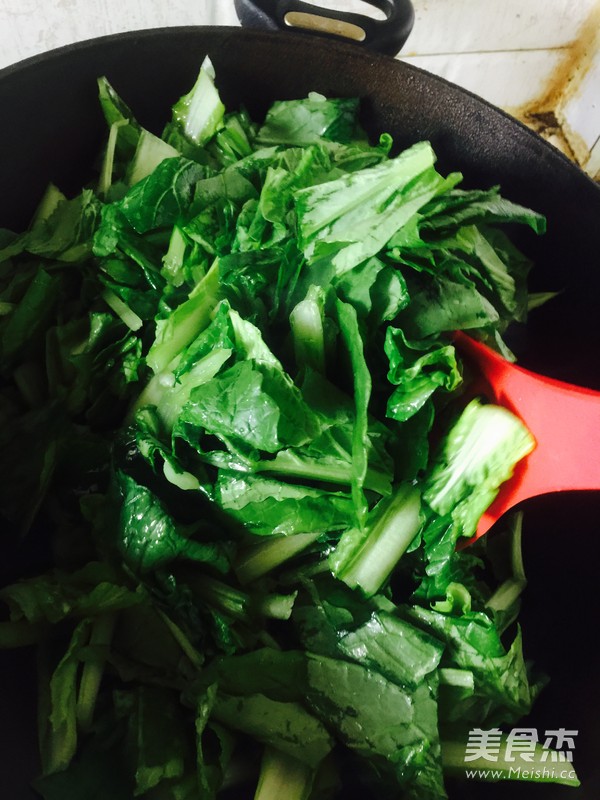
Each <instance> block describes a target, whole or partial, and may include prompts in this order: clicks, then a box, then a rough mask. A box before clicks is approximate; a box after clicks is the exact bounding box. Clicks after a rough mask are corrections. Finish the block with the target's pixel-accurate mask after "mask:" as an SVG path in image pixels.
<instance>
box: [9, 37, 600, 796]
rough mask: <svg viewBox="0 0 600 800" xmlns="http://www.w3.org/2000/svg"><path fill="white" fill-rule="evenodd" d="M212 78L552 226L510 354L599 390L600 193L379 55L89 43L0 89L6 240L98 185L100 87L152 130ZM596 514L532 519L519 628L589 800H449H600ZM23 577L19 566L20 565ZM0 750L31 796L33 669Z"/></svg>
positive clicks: (517, 789)
mask: <svg viewBox="0 0 600 800" xmlns="http://www.w3.org/2000/svg"><path fill="white" fill-rule="evenodd" d="M206 53H209V54H210V56H211V58H212V59H213V62H214V64H215V67H216V72H217V76H218V84H219V88H220V90H221V92H222V96H223V98H224V100H225V102H226V104H227V105H229V106H235V105H239V104H240V103H243V104H244V105H245V106H246V107H247V108H248V109H249V110H250V112H251V113H252V114H253V115H255V116H260V114H261V113H262V112H263V111H264V110H265V109H266V107H267V105H268V104H269V103H270V102H271V101H273V100H275V99H281V98H291V97H300V96H304V95H306V94H307V93H308V92H309V91H311V90H316V91H319V92H322V93H323V94H326V95H330V96H335V95H338V96H339V95H346V96H359V97H360V98H361V99H362V101H363V111H362V114H363V122H364V125H365V126H366V128H367V130H368V131H369V132H370V133H372V134H374V135H376V134H377V133H378V132H380V131H388V132H390V133H391V134H392V135H393V137H394V141H395V143H396V147H397V148H398V149H399V148H402V147H405V146H407V145H409V144H411V143H413V142H415V141H417V140H421V139H429V140H430V141H431V142H432V144H433V146H434V149H435V150H436V152H437V153H438V155H439V167H440V169H441V171H442V172H445V171H450V170H457V169H458V170H460V171H462V172H463V173H464V175H465V185H466V186H473V187H476V186H477V187H486V186H489V185H493V184H500V185H501V186H502V190H503V194H504V195H505V196H507V197H509V198H510V199H512V200H515V201H517V202H520V203H523V204H525V205H528V206H531V207H533V208H535V209H537V210H538V211H541V212H542V213H544V214H546V215H547V218H548V233H547V235H546V236H544V237H542V238H539V239H538V238H536V237H535V236H534V235H533V234H522V233H521V234H520V236H521V238H520V240H519V244H520V246H521V247H522V248H523V249H524V250H525V251H526V252H527V253H528V254H529V255H530V256H531V257H532V258H533V259H534V260H535V262H536V264H537V266H536V268H535V270H534V271H533V274H532V280H531V288H532V289H533V290H544V291H546V290H560V291H561V294H560V296H559V297H558V298H557V299H555V300H554V301H553V302H551V303H549V304H547V305H546V306H545V307H543V308H542V309H539V310H538V311H536V312H535V313H534V314H532V316H531V321H530V323H529V324H528V325H527V327H526V328H524V329H523V330H517V331H515V332H514V334H513V338H512V339H511V344H512V346H513V348H514V349H515V351H516V352H517V354H518V356H519V358H520V360H521V362H522V363H523V364H524V365H526V366H528V367H530V368H533V369H537V370H539V371H542V372H544V373H546V374H548V375H552V376H555V377H557V378H561V379H563V380H569V381H572V382H578V383H581V384H585V385H588V386H591V387H593V388H596V389H600V361H599V359H598V353H599V351H600V324H599V323H598V303H599V301H600V188H599V187H598V186H596V185H595V184H594V183H593V182H592V181H591V180H589V179H588V178H587V177H586V176H585V175H584V174H583V173H582V172H581V171H580V170H579V169H578V168H576V167H575V166H573V165H572V164H571V163H570V162H569V161H568V160H567V159H566V158H565V157H563V156H562V155H561V154H560V153H559V152H558V151H556V150H555V149H554V148H552V147H551V146H550V145H548V144H547V143H546V142H544V141H543V140H542V139H540V138H539V137H537V136H536V135H535V134H533V133H531V132H530V131H529V130H527V129H526V128H525V127H523V126H521V125H520V124H519V123H517V122H515V121H514V120H513V119H512V118H510V117H508V116H507V115H506V114H504V113H502V112H501V111H499V110H497V109H495V108H493V107H492V106H490V105H488V104H486V103H485V102H483V101H482V100H480V99H478V98H476V97H475V96H473V95H471V94H469V93H467V92H465V91H464V90H461V89H459V88H457V87H456V86H453V85H451V84H449V83H446V82H445V81H443V80H441V79H439V78H437V77H435V76H433V75H430V74H428V73H425V72H422V71H420V70H417V69H415V68H413V67H410V66H408V65H406V64H404V63H401V62H399V61H395V60H393V59H391V58H388V57H386V56H379V55H373V54H371V53H368V52H366V51H364V50H360V49H359V48H357V47H353V46H351V45H345V44H338V43H335V42H331V41H329V40H319V39H314V38H309V37H306V36H303V35H294V36H286V35H282V34H277V33H259V32H254V31H242V30H238V29H229V28H170V29H165V30H150V31H143V32H139V33H131V34H123V35H117V36H111V37H106V38H102V39H97V40H93V41H90V42H85V43H83V44H78V45H75V46H71V47H67V48H63V49H61V50H58V51H54V52H51V53H48V54H46V55H43V56H39V57H35V58H32V59H29V60H28V61H25V62H23V63H21V64H18V65H16V66H13V67H10V68H8V69H5V70H4V71H3V72H2V73H0V113H1V118H2V125H1V126H0V153H1V154H2V155H1V158H0V226H1V227H10V228H13V229H14V228H20V227H23V226H25V225H26V224H27V222H28V220H29V216H30V214H31V213H32V211H33V209H34V208H35V205H36V203H37V200H38V199H39V197H40V195H41V193H42V191H43V189H44V188H45V186H46V184H47V183H48V181H50V180H52V181H54V182H55V183H57V184H58V185H59V186H60V187H61V188H62V189H63V190H64V191H66V192H69V191H72V192H75V191H77V190H78V189H79V188H80V187H81V185H82V184H83V183H84V182H85V181H86V180H87V179H89V178H90V177H91V175H92V165H93V163H94V160H95V157H96V156H97V154H98V152H99V150H100V147H101V144H102V141H103V137H104V135H105V127H104V122H103V119H102V117H101V113H100V110H99V106H98V103H97V100H96V85H95V80H96V77H97V76H99V75H102V74H105V75H106V76H107V77H108V79H109V80H110V81H111V83H112V84H113V85H114V86H115V87H116V88H117V90H118V91H119V93H120V94H121V95H122V97H123V98H124V99H125V100H126V102H127V103H128V104H129V105H130V106H131V107H132V108H133V109H134V110H135V111H136V114H137V116H138V119H139V121H140V122H141V123H142V124H143V125H144V126H146V127H148V128H150V129H151V130H154V131H159V130H160V128H161V127H162V124H163V123H164V121H165V117H166V114H167V112H168V109H169V108H170V106H171V104H172V103H173V102H174V101H175V100H176V99H177V98H178V97H179V96H180V95H181V94H182V93H183V92H184V91H186V90H187V89H189V87H190V85H191V83H192V82H193V79H194V77H195V75H196V73H197V70H198V67H199V64H200V62H201V60H202V58H203V56H204V55H205V54H206ZM599 517H600V497H599V496H598V495H597V494H591V493H590V494H578V495H570V496H563V497H552V498H543V499H539V500H537V501H533V502H531V503H530V504H529V506H528V513H527V515H526V522H525V536H524V538H525V558H526V568H527V571H528V575H529V579H530V583H529V587H528V590H527V592H526V595H525V600H524V611H523V615H522V623H523V628H524V640H525V646H526V654H527V656H528V657H530V658H532V659H534V660H535V661H536V662H537V664H538V665H539V666H540V667H541V668H542V669H543V670H544V671H546V672H548V673H549V674H550V675H551V678H552V680H551V683H550V685H549V686H548V688H547V689H546V690H545V692H544V693H543V695H542V696H541V697H540V699H539V701H538V704H537V706H536V707H535V709H534V712H533V714H532V715H531V719H530V720H528V721H526V722H524V727H536V728H538V730H540V731H541V732H542V733H543V731H544V730H545V729H547V728H553V729H556V728H559V727H563V728H567V729H573V730H578V731H579V734H578V737H577V746H576V750H575V766H576V768H577V770H578V773H579V775H580V778H581V779H582V787H581V788H580V789H570V788H565V787H556V786H551V785H534V786H531V785H519V784H514V783H511V784H508V783H503V784H475V783H471V782H468V783H466V784H460V785H458V784H457V785H451V786H450V789H451V796H452V797H454V798H457V797H461V798H467V799H468V798H486V800H492V799H493V798H508V797H513V798H525V797H527V798H538V797H539V798H542V800H544V799H545V800H559V798H571V799H572V800H584V799H585V800H592V798H594V799H595V798H597V797H599V796H600V771H599V768H598V766H597V764H598V756H597V754H598V752H600V726H599V725H598V721H597V712H598V688H597V686H598V680H597V673H598V658H597V655H596V653H595V645H596V638H597V635H596V632H597V630H598V618H599V616H598V614H599V611H600V605H599V601H598V596H599V593H598V589H597V563H598V556H599V551H600V548H599V546H598V536H597V532H598V518H599ZM3 557H4V563H5V565H7V562H9V563H8V566H6V568H5V569H4V572H5V577H9V576H10V573H11V572H12V573H14V572H18V571H21V572H23V571H24V570H26V571H30V572H33V571H35V569H36V568H37V566H38V564H37V561H38V560H39V557H38V556H37V554H36V552H35V551H33V550H32V549H31V548H30V549H29V550H28V551H27V552H20V553H18V554H12V555H11V556H10V558H9V557H8V556H7V554H6V553H4V554H3ZM15 564H16V566H15ZM0 663H1V678H2V684H1V689H0V691H1V692H2V704H1V707H0V708H1V719H0V735H1V737H2V739H1V742H2V747H1V749H0V753H1V755H0V763H1V765H2V766H1V772H0V775H1V780H0V782H1V785H2V796H3V797H6V798H7V800H9V799H10V800H21V798H27V797H33V794H31V793H30V791H29V790H28V789H27V783H28V780H29V779H31V778H32V777H33V775H34V773H35V769H36V763H35V733H34V725H35V712H34V699H35V698H34V696H33V695H34V694H35V691H34V677H33V669H32V664H31V658H30V654H28V653H16V654H3V655H2V658H1V660H0Z"/></svg>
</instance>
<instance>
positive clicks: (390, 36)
mask: <svg viewBox="0 0 600 800" xmlns="http://www.w3.org/2000/svg"><path fill="white" fill-rule="evenodd" d="M364 2H365V3H367V4H368V5H371V6H374V7H375V8H378V9H379V10H380V11H383V12H384V14H385V19H373V17H370V16H367V15H364V14H356V13H353V12H348V11H334V10H332V9H328V8H327V9H325V8H320V7H319V6H318V5H316V4H313V3H305V2H302V0H235V10H236V12H237V15H238V18H239V20H240V22H241V24H242V26H244V27H247V28H262V29H267V30H287V31H302V32H305V33H306V32H309V33H314V34H317V35H320V36H327V37H329V38H335V39H342V40H345V41H352V42H355V43H356V44H358V45H361V46H362V47H365V48H367V49H368V50H373V51H376V52H378V53H383V54H385V55H390V56H395V55H396V54H397V53H398V52H399V51H400V49H401V48H402V46H403V45H404V43H405V42H406V40H407V39H408V36H409V34H410V32H411V30H412V27H413V23H414V19H415V13H414V9H413V6H412V3H411V0H364Z"/></svg>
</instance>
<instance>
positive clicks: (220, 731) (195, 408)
mask: <svg viewBox="0 0 600 800" xmlns="http://www.w3.org/2000/svg"><path fill="white" fill-rule="evenodd" d="M217 83H218V81H217V76H216V75H215V72H214V69H213V67H212V64H211V63H210V60H209V59H206V60H205V61H204V63H203V64H202V66H201V69H200V72H199V75H198V78H197V81H196V82H195V84H194V86H193V87H192V88H191V90H190V91H189V92H188V93H187V94H186V95H184V96H183V97H182V98H181V99H180V100H179V101H178V102H176V103H175V105H174V106H173V109H172V114H171V118H170V121H169V122H168V124H167V125H166V127H165V129H164V130H163V132H162V134H161V135H159V132H156V131H148V130H145V129H144V128H142V127H141V126H140V125H139V123H138V122H137V121H136V120H135V117H134V116H133V113H132V111H131V110H130V109H129V108H128V106H127V105H126V103H125V102H124V100H122V99H121V98H120V97H119V96H118V94H117V93H116V91H115V89H114V88H113V87H112V86H111V85H110V84H109V82H108V81H107V79H106V78H100V80H99V82H98V89H99V98H100V105H101V108H102V111H103V113H104V116H105V119H106V122H107V126H108V132H107V142H106V146H105V148H104V151H103V154H102V155H101V159H100V161H99V164H100V168H99V176H98V180H97V182H96V184H95V187H94V188H92V187H91V186H87V187H84V188H83V190H82V191H81V192H80V193H79V194H78V195H76V196H74V197H70V198H67V197H66V196H64V195H63V194H62V193H61V191H60V190H59V189H58V188H57V187H56V186H50V187H49V188H48V190H47V192H46V193H45V195H44V196H43V198H42V200H41V202H40V205H39V207H38V209H37V212H36V214H35V216H34V219H33V220H32V223H31V225H30V226H29V228H28V230H27V231H25V232H22V233H16V232H11V231H7V230H0V379H1V383H0V422H1V423H2V424H1V428H0V445H1V449H2V464H1V466H0V513H1V515H2V523H3V542H4V544H5V547H6V551H7V554H8V555H7V556H6V558H5V561H6V564H7V566H8V567H12V564H13V562H14V564H15V573H16V574H10V575H9V578H8V580H7V581H6V585H5V586H4V587H3V588H2V589H0V601H2V603H3V604H4V606H5V618H4V620H3V621H2V622H1V623H0V647H17V646H22V645H23V646H24V645H31V644H36V645H38V647H39V654H40V655H39V665H40V681H39V686H40V713H39V718H40V743H41V755H42V772H43V774H42V776H41V777H40V778H39V779H38V780H37V781H36V782H35V788H36V791H38V792H39V793H40V795H41V796H42V797H44V798H46V800H58V798H61V800H62V798H64V797H69V798H86V800H87V798H98V800H100V799H101V798H102V800H104V798H106V797H113V798H116V800H121V798H122V799H123V800H125V798H127V799H128V800H129V799H130V798H131V797H140V798H147V800H159V798H160V799H161V800H216V798H217V797H218V796H220V795H221V792H222V791H223V790H226V789H230V790H231V791H232V792H234V793H235V796H236V797H238V796H239V797H242V796H246V795H245V794H244V791H246V790H245V789H244V788H241V785H242V784H247V785H249V786H250V788H249V789H248V792H249V793H248V794H247V796H252V795H253V794H254V796H255V798H257V800H280V798H281V797H286V798H289V799H290V800H326V798H333V797H334V796H346V793H347V792H348V790H349V784H351V788H352V790H353V791H357V792H358V793H360V794H361V795H362V796H365V797H366V796H377V797H387V796H393V797H399V796H402V797H406V798H411V799H414V800H440V798H443V797H445V788H444V779H445V776H446V775H447V774H456V772H457V769H458V767H459V766H460V763H459V762H460V755H461V752H463V751H461V747H463V745H464V744H465V743H466V741H467V737H468V733H469V730H470V728H475V727H478V728H481V727H482V726H486V725H487V726H496V725H511V724H515V723H516V722H517V720H518V719H520V717H521V716H523V715H525V714H527V713H529V710H530V708H531V705H532V702H533V700H534V699H535V697H536V695H537V693H538V691H539V690H540V688H541V684H542V681H541V680H540V679H537V678H533V677H532V675H531V674H530V667H529V664H528V663H527V662H526V661H525V659H524V657H523V649H522V639H521V636H522V634H521V630H520V628H518V627H516V626H513V623H514V622H515V620H516V618H517V614H518V610H519V602H520V594H521V591H522V589H523V587H524V585H525V576H524V571H523V567H522V562H521V558H520V555H519V548H518V544H519V536H518V530H517V529H516V530H515V533H514V535H513V537H512V540H511V542H510V543H509V547H510V553H509V558H508V562H509V563H510V565H511V569H510V570H509V572H508V573H506V574H505V575H504V576H501V575H500V574H498V578H497V579H496V577H495V572H494V569H493V567H494V564H493V563H491V562H492V561H493V558H490V557H488V554H487V553H486V552H485V548H483V547H481V546H479V549H477V548H474V549H473V550H470V551H466V552H457V550H456V544H457V541H458V539H459V538H460V537H469V536H470V535H471V534H472V533H473V532H474V531H475V529H476V526H477V523H478V520H479V518H480V516H481V514H482V513H483V512H484V511H485V510H486V508H487V507H488V506H489V504H490V503H491V502H492V500H493V498H494V497H495V495H496V492H497V491H498V488H499V486H500V485H501V483H502V482H504V481H505V480H506V479H507V478H509V476H510V475H511V474H512V470H513V468H514V466H515V464H516V463H517V462H518V461H519V459H521V458H522V457H524V456H525V455H526V454H527V453H528V452H529V451H530V450H531V448H532V447H533V446H534V442H533V440H532V438H531V435H530V434H529V432H528V431H527V430H526V429H525V428H524V427H523V425H522V423H521V422H520V421H519V420H518V419H517V418H516V417H514V416H513V415H512V414H511V413H510V412H508V411H507V410H506V409H502V408H500V407H497V406H493V405H484V404H482V403H481V402H480V401H479V400H477V399H475V400H472V401H471V402H470V403H468V404H466V407H463V406H464V405H465V402H464V400H463V397H464V396H467V397H469V391H470V388H471V387H470V386H469V385H468V384H467V383H464V381H465V378H463V369H462V363H461V361H460V357H459V355H458V354H457V352H456V351H455V349H454V346H453V345H452V341H451V337H450V336H449V335H448V334H451V333H452V331H454V330H457V329H462V330H468V331H470V332H471V333H472V334H473V335H475V336H477V337H480V338H484V339H485V340H486V341H488V342H491V343H492V345H493V346H495V347H496V348H497V349H498V350H499V351H500V352H508V348H507V346H506V344H505V343H504V341H503V338H502V337H503V334H504V332H505V330H506V329H507V327H508V326H509V325H510V323H511V322H512V321H515V320H516V321H519V322H523V321H524V320H525V318H526V314H527V312H528V310H529V309H530V308H532V307H534V306H535V305H536V303H538V302H539V297H538V296H536V297H533V298H530V297H529V295H528V292H527V286H526V278H527V274H528V271H529V269H530V266H531V264H530V262H529V261H528V259H527V258H526V257H525V256H524V255H523V254H522V253H521V252H520V251H518V250H517V248H516V247H515V246H514V244H512V243H511V241H510V240H509V239H508V238H507V236H506V234H505V233H504V232H503V230H502V229H501V226H503V225H504V224H506V223H511V224H521V225H527V226H529V227H530V228H531V229H532V230H533V231H535V232H536V233H542V232H543V231H544V226H545V221H544V219H543V218H542V217H541V216H540V215H539V214H537V213H535V212H533V211H530V210H529V209H525V208H522V207H521V206H518V205H516V204H514V203H512V202H510V201H509V200H507V199H505V198H503V197H502V196H501V195H500V193H499V189H498V188H497V187H492V188H490V189H478V190H468V191H465V190H462V189H460V188H457V187H458V184H459V183H460V181H461V175H460V174H459V173H451V174H449V175H446V176H444V175H442V174H440V173H439V172H438V171H437V169H436V167H435V162H436V156H435V153H434V151H433V149H432V146H431V144H430V143H429V142H426V141H424V142H417V143H415V144H413V145H412V147H409V148H408V149H407V150H404V151H403V152H400V153H398V154H394V155H393V156H390V153H392V152H395V151H393V149H392V148H393V144H394V143H393V142H392V139H391V137H390V136H389V135H388V134H386V133H382V134H381V136H380V138H379V141H378V142H376V143H371V142H370V141H369V139H368V137H367V135H366V133H365V132H364V131H363V130H362V128H361V126H360V123H359V111H360V105H361V104H360V101H359V100H357V99H354V98H325V97H323V96H321V95H319V94H316V93H311V94H310V95H309V97H308V98H302V99H288V100H282V101H280V102H277V103H274V104H273V105H272V106H271V107H270V108H269V109H268V110H267V113H266V116H265V118H264V119H263V120H253V119H251V118H250V116H249V114H248V113H247V112H246V110H245V109H243V108H239V109H232V110H227V109H226V108H225V106H224V104H223V102H222V100H221V98H220V95H219V91H218V86H217ZM458 166H459V165H458ZM467 378H468V375H467ZM40 543H41V544H40ZM27 554H30V555H31V554H35V556H36V559H37V563H36V566H37V567H39V574H38V575H35V576H32V572H31V570H30V569H28V570H27V572H26V574H23V573H22V570H20V569H18V568H17V566H16V565H18V564H20V563H23V560H24V558H25V556H27ZM25 560H26V559H25ZM515 627H516V633H515V632H514V628H515ZM525 633H526V632H525ZM535 755H536V758H537V757H539V753H537V751H536V754H535ZM502 769H504V766H503V767H502ZM504 771H505V772H506V770H504ZM349 775H350V776H351V778H348V776H349ZM502 777H510V776H508V775H505V774H504V773H503V775H502ZM570 782H571V783H573V784H576V783H577V780H576V778H574V779H573V780H571V781H570ZM255 787H257V788H256V792H255Z"/></svg>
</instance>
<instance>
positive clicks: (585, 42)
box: [510, 2, 600, 163]
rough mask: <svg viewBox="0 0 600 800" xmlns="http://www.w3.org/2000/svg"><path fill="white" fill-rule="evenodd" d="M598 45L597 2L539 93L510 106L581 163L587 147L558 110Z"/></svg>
mask: <svg viewBox="0 0 600 800" xmlns="http://www.w3.org/2000/svg"><path fill="white" fill-rule="evenodd" d="M599 48H600V2H599V3H597V4H596V7H595V8H594V9H593V10H592V12H591V13H590V15H589V16H588V17H587V19H586V20H585V21H584V22H583V23H582V25H581V27H580V29H579V35H578V37H577V38H576V39H575V40H574V41H573V42H572V43H571V45H569V46H566V47H565V48H564V57H563V58H562V59H561V61H560V62H559V64H558V66H557V67H556V69H555V70H554V72H553V73H552V74H551V75H550V76H549V78H548V80H547V82H546V85H545V87H544V89H543V92H542V93H541V94H540V96H539V97H538V98H537V99H536V100H535V101H533V102H531V103H528V104H527V105H526V106H522V107H520V108H514V109H510V113H511V114H513V116H515V117H517V118H518V119H520V120H521V121H522V122H524V123H525V124H526V125H528V126H529V127H530V128H532V129H533V130H535V131H536V133H539V134H540V135H541V136H543V137H544V138H545V139H547V140H548V141H550V142H551V143H552V144H554V145H555V146H556V147H558V149H559V150H562V152H564V153H565V155H567V156H568V157H569V158H572V159H573V160H574V161H579V162H580V163H584V162H585V161H586V160H587V157H588V156H589V152H588V148H587V146H586V145H585V143H584V142H583V140H581V138H580V137H579V136H578V135H577V133H576V132H575V131H573V130H570V129H569V130H566V129H565V127H564V120H563V118H562V117H561V113H560V110H561V107H562V106H563V105H564V103H565V102H566V101H568V100H569V99H570V98H572V97H573V96H574V95H575V94H576V93H577V91H578V89H579V87H580V85H581V82H582V81H583V80H584V78H585V76H586V74H587V73H588V71H589V69H590V67H591V66H592V60H593V57H594V55H595V54H596V53H597V52H598V49H599Z"/></svg>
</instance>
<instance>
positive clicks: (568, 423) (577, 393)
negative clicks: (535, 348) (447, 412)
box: [454, 332, 600, 538]
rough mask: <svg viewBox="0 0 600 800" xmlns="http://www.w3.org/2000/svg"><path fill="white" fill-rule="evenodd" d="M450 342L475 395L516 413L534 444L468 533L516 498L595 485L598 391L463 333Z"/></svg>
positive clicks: (598, 480) (599, 450)
mask: <svg viewBox="0 0 600 800" xmlns="http://www.w3.org/2000/svg"><path fill="white" fill-rule="evenodd" d="M454 343H455V345H456V347H457V349H458V351H459V352H460V353H461V354H462V356H463V357H464V358H465V361H466V362H467V363H469V364H470V365H471V367H472V368H473V370H474V372H475V373H476V375H477V376H478V377H481V380H482V386H481V394H483V396H485V397H487V399H488V400H490V401H491V402H494V403H497V404H498V405H501V406H504V407H505V408H507V409H509V410H510V411H512V412H513V413H514V414H516V415H517V416H518V417H520V418H521V420H523V422H524V423H525V425H526V426H527V427H528V428H529V430H530V431H531V433H532V434H533V436H534V438H535V440H536V447H535V449H534V450H533V451H532V452H531V453H530V454H529V455H528V456H526V457H525V458H524V459H523V460H522V461H520V462H519V463H518V464H517V466H516V468H515V472H514V474H513V476H512V478H510V480H508V481H506V483H504V484H503V485H502V486H501V488H500V492H499V494H498V496H497V497H496V499H495V500H494V502H493V503H492V505H491V506H490V507H489V508H488V510H487V511H486V512H485V514H484V515H483V517H482V518H481V520H480V522H479V525H478V527H477V533H476V536H475V537H474V538H479V537H480V536H483V534H484V533H487V531H488V530H489V529H490V528H491V526H492V525H493V524H494V523H495V522H496V521H497V520H498V519H500V517H501V516H502V515H503V514H504V513H505V511H508V509H509V508H512V507H513V506H515V505H517V503H520V502H521V501H522V500H526V499H528V498H530V497H537V496H538V495H542V494H548V493H550V492H564V491H569V490H582V489H600V392H595V391H592V390H591V389H584V388H582V387H579V386H573V385H572V384H569V383H563V382H561V381H556V380H553V379H552V378H545V377H543V376H542V375H537V374H535V373H534V372H530V371H528V370H526V369H523V368H522V367H518V366H516V365H514V364H511V363H510V362H509V361H506V359H504V358H503V357H502V356H500V355H498V354H497V353H495V352H494V351H493V350H491V349H490V348H489V347H486V345H484V344H482V343H481V342H477V341H475V340H474V339H472V338H471V337H470V336H467V335H466V334H464V333H463V332H457V333H456V334H455V337H454ZM478 389H479V387H478Z"/></svg>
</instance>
